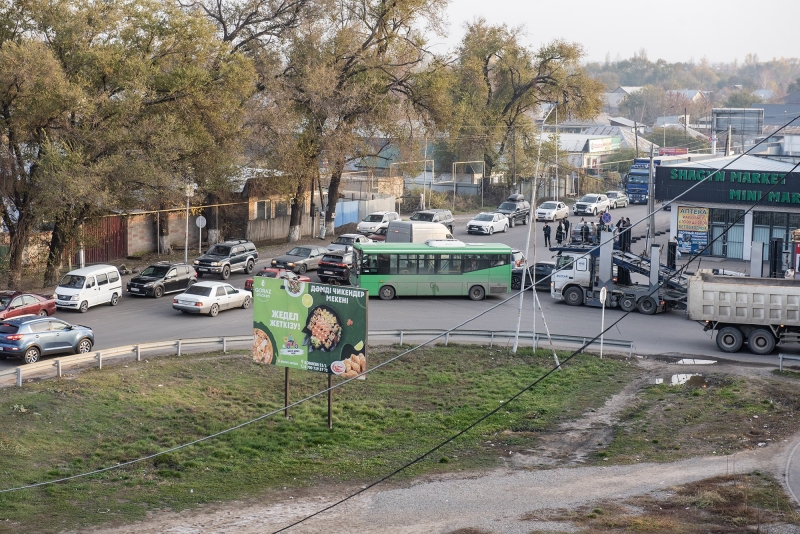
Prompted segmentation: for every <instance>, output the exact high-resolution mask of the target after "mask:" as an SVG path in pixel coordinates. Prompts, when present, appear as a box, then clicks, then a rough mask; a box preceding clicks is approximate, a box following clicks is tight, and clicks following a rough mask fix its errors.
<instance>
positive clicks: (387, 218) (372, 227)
mask: <svg viewBox="0 0 800 534" xmlns="http://www.w3.org/2000/svg"><path fill="white" fill-rule="evenodd" d="M399 220H400V215H398V214H397V212H395V211H376V212H375V213H370V214H369V215H367V216H366V217H364V219H363V220H362V221H361V222H360V223H358V226H356V230H358V233H360V234H364V235H369V234H374V233H375V232H376V231H377V230H378V228H387V227H388V226H389V223H390V222H392V221H399Z"/></svg>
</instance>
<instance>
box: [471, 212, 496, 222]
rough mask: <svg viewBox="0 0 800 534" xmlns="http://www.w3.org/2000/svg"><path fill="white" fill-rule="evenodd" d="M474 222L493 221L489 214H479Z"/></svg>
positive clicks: (492, 216)
mask: <svg viewBox="0 0 800 534" xmlns="http://www.w3.org/2000/svg"><path fill="white" fill-rule="evenodd" d="M475 220H476V221H492V220H494V215H492V214H491V213H479V214H478V216H477V217H475Z"/></svg>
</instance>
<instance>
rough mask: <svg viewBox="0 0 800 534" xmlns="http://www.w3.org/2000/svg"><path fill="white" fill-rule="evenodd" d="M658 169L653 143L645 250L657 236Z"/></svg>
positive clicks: (648, 185)
mask: <svg viewBox="0 0 800 534" xmlns="http://www.w3.org/2000/svg"><path fill="white" fill-rule="evenodd" d="M655 178H656V170H655V166H654V165H653V145H650V173H649V176H648V180H647V213H648V214H649V216H650V218H649V219H648V222H647V247H648V248H646V249H645V251H648V250H649V247H650V246H652V245H653V242H654V240H655V237H656V231H655V228H656V196H655V193H656V191H655V188H656V179H655Z"/></svg>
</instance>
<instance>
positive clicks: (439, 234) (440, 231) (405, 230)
mask: <svg viewBox="0 0 800 534" xmlns="http://www.w3.org/2000/svg"><path fill="white" fill-rule="evenodd" d="M431 239H433V240H441V239H453V234H451V233H450V230H448V229H447V227H446V226H445V225H443V224H442V223H437V222H425V221H392V222H390V223H389V227H388V228H387V230H386V242H387V243H424V242H426V241H429V240H431Z"/></svg>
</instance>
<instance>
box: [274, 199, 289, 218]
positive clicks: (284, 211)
mask: <svg viewBox="0 0 800 534" xmlns="http://www.w3.org/2000/svg"><path fill="white" fill-rule="evenodd" d="M288 214H289V203H288V202H276V203H275V217H276V218H277V217H286V215H288Z"/></svg>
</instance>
